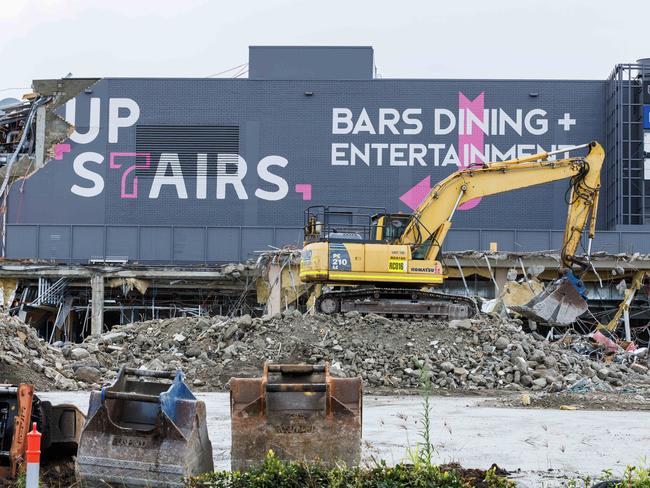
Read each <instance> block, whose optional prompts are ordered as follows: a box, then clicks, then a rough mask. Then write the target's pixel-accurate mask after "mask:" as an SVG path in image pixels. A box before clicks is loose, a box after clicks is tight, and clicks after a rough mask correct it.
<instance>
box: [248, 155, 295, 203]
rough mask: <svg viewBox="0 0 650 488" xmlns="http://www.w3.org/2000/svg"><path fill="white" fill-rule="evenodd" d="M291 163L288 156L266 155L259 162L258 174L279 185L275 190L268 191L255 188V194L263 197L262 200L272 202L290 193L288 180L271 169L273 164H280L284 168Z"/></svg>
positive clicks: (265, 179)
mask: <svg viewBox="0 0 650 488" xmlns="http://www.w3.org/2000/svg"><path fill="white" fill-rule="evenodd" d="M287 164H289V161H287V159H286V158H283V157H282V156H266V157H265V158H262V159H261V160H260V162H259V163H258V164H257V174H258V175H259V177H260V178H261V179H263V180H264V181H266V182H268V183H271V184H272V185H275V186H277V187H278V189H277V190H275V191H267V190H262V189H261V188H258V189H257V190H255V196H256V197H257V198H261V199H262V200H268V201H270V202H275V201H277V200H282V199H283V198H284V197H286V196H287V194H288V193H289V185H288V184H287V181H286V180H285V179H284V178H282V177H281V176H278V175H275V174H273V173H271V172H270V171H269V168H270V167H271V166H279V167H281V168H284V167H286V166H287Z"/></svg>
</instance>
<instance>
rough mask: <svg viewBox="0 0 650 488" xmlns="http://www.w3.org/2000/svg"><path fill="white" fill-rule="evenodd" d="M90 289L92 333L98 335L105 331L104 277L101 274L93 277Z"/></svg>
mask: <svg viewBox="0 0 650 488" xmlns="http://www.w3.org/2000/svg"><path fill="white" fill-rule="evenodd" d="M90 288H91V292H92V310H91V315H90V316H91V321H90V333H91V334H93V335H96V334H101V333H102V331H103V330H104V277H103V276H102V275H101V274H94V275H92V277H91V278H90Z"/></svg>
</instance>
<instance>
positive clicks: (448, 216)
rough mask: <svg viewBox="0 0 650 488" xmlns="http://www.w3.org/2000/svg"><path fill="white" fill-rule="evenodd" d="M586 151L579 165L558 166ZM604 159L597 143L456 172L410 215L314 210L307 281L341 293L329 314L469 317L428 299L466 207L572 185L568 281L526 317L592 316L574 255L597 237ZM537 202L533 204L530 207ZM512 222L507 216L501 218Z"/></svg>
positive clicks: (462, 309)
mask: <svg viewBox="0 0 650 488" xmlns="http://www.w3.org/2000/svg"><path fill="white" fill-rule="evenodd" d="M580 149H588V154H587V155H586V156H582V157H571V158H565V159H553V157H554V156H555V155H557V154H561V153H569V152H575V151H577V150H580ZM603 159H604V151H603V148H602V147H601V146H600V144H598V143H597V142H591V143H589V144H584V145H582V146H577V147H574V148H570V149H563V150H559V151H554V152H548V153H547V152H545V153H540V154H536V155H534V156H529V157H526V158H520V159H515V160H510V161H503V162H494V163H486V164H483V165H478V166H472V167H470V168H467V169H463V170H460V171H456V172H455V173H452V174H451V175H450V176H448V177H447V178H445V179H444V180H442V181H441V182H439V183H438V184H436V185H435V186H434V187H433V188H432V190H431V191H430V192H429V194H428V195H427V196H426V198H425V199H424V201H423V202H422V203H421V204H420V206H419V207H418V208H417V209H416V210H415V212H414V213H413V215H406V214H389V213H387V212H386V211H385V210H384V209H379V208H368V207H343V206H329V207H310V208H308V209H307V210H306V213H305V245H304V248H303V253H302V260H301V266H300V278H301V280H303V281H305V282H312V283H319V284H322V285H327V286H330V287H335V286H336V287H341V289H338V290H330V291H327V292H325V293H323V294H322V295H321V296H320V297H319V299H318V300H317V308H318V311H320V312H323V313H335V312H339V311H342V312H345V311H351V310H357V311H359V312H362V313H367V312H375V313H385V314H386V313H387V314H391V313H397V314H412V315H430V316H440V317H445V318H449V319H454V318H466V317H470V316H471V315H472V314H473V313H474V311H475V306H474V304H473V302H472V301H471V300H470V299H468V298H466V297H459V296H450V295H446V294H441V293H434V292H431V291H427V290H426V288H428V287H431V286H435V285H439V284H441V283H442V282H443V280H444V278H445V277H444V274H443V269H442V266H441V264H440V262H438V261H437V260H436V259H437V257H438V254H439V253H440V250H441V248H442V245H443V242H444V240H445V238H446V236H447V232H448V231H449V229H450V228H451V225H452V220H453V216H454V214H455V212H456V210H457V209H458V207H459V206H460V205H462V204H463V203H465V202H468V201H471V200H474V199H476V198H479V197H484V196H488V195H494V194H498V193H503V192H507V191H511V190H516V189H521V188H527V187H529V186H534V185H540V184H544V183H550V182H553V181H558V180H562V179H570V194H569V195H568V200H569V209H568V216H567V223H566V227H565V233H564V241H563V246H562V250H561V255H562V269H561V271H562V278H561V280H560V281H559V282H557V283H555V284H554V286H553V287H552V289H549V290H546V291H545V293H544V296H543V297H541V298H540V297H538V298H540V299H538V300H534V303H532V302H531V303H530V304H527V305H526V306H523V307H520V309H521V312H522V313H524V314H526V315H528V316H530V317H533V318H535V319H536V320H545V321H549V322H552V323H556V324H562V323H570V322H572V321H573V320H575V318H576V317H577V316H578V315H580V314H582V313H584V312H585V311H586V302H585V300H584V299H585V298H586V294H585V292H584V286H583V285H582V283H581V282H580V280H579V278H577V277H576V276H575V275H574V270H575V268H576V265H577V266H578V267H579V266H580V265H582V264H583V263H582V262H581V260H580V259H578V258H577V257H576V255H575V252H576V249H577V247H578V245H579V243H580V240H581V238H582V233H583V231H584V229H585V228H586V226H587V224H588V223H590V226H589V244H588V249H589V250H588V253H587V254H589V253H590V250H591V241H592V239H593V237H594V232H595V225H596V212H597V207H598V192H599V190H600V170H601V167H602V164H603ZM536 204H538V202H531V206H533V205H536ZM505 218H507V215H504V219H505Z"/></svg>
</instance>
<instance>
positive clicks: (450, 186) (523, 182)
mask: <svg viewBox="0 0 650 488" xmlns="http://www.w3.org/2000/svg"><path fill="white" fill-rule="evenodd" d="M584 148H588V149H589V152H588V154H587V155H586V156H584V157H571V158H565V159H557V160H552V159H550V158H551V156H554V155H556V154H562V153H570V152H574V151H577V150H579V149H584ZM604 157H605V154H604V150H603V148H602V146H601V145H600V144H598V143H597V142H591V143H589V144H584V145H581V146H576V147H573V148H569V149H561V150H558V151H552V152H543V153H539V154H535V155H533V156H528V157H525V158H519V159H514V160H510V161H503V162H495V163H486V164H483V165H480V166H473V167H470V168H467V169H463V170H460V171H457V172H455V173H453V174H451V175H449V176H448V177H447V178H445V179H444V180H442V181H441V182H440V183H438V184H437V185H436V186H435V187H434V188H432V190H431V191H430V192H429V194H428V195H427V197H426V198H425V199H424V201H423V202H422V203H421V204H420V206H419V207H418V208H417V209H416V210H415V212H414V214H413V217H412V218H411V220H410V221H409V223H408V224H407V226H406V229H405V230H404V233H403V234H402V236H401V238H400V241H399V243H400V244H408V245H410V246H411V248H412V250H413V251H417V250H418V249H419V248H421V247H423V246H425V247H426V246H427V245H428V249H427V251H426V253H425V254H424V255H425V258H426V259H435V258H436V257H437V256H438V254H439V253H440V249H441V247H442V244H443V242H444V240H445V237H446V236H447V232H448V231H449V229H450V227H451V225H452V220H453V217H454V213H455V212H456V210H457V209H458V207H460V206H461V205H463V204H464V203H466V202H469V201H472V200H474V199H476V198H480V197H484V196H488V195H495V194H498V193H504V192H508V191H512V190H516V189H520V188H527V187H530V186H534V185H541V184H543V183H550V182H552V181H558V180H563V179H570V182H571V187H570V193H569V196H568V200H569V202H568V203H569V209H568V216H567V222H566V227H565V230H564V240H563V244H562V252H561V257H562V266H563V267H564V268H568V269H571V268H572V267H573V264H574V262H575V252H576V250H577V248H578V245H579V244H580V239H581V237H582V233H583V231H584V229H585V226H586V224H587V221H588V220H589V219H591V222H590V226H589V246H588V253H590V252H591V241H592V239H593V237H594V232H595V226H596V212H597V210H598V193H599V190H600V170H601V167H602V165H603V160H604ZM544 204H548V202H535V201H531V202H530V205H531V206H537V205H544ZM504 218H507V215H504Z"/></svg>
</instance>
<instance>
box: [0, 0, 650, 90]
mask: <svg viewBox="0 0 650 488" xmlns="http://www.w3.org/2000/svg"><path fill="white" fill-rule="evenodd" d="M648 23H650V0H452V1H441V0H428V1H425V0H421V1H412V0H401V1H400V0H320V1H317V2H314V1H309V0H303V1H298V0H255V1H253V0H251V1H246V0H224V1H217V0H212V1H210V0H105V1H94V0H0V53H2V57H3V60H2V68H0V90H3V91H0V99H2V98H5V97H8V96H19V95H20V94H22V93H23V92H24V91H26V90H24V89H19V90H17V91H16V90H6V88H14V87H29V86H30V84H31V80H32V79H39V78H59V77H62V76H65V75H66V74H68V73H72V75H73V76H74V77H103V76H151V77H156V76H192V77H193V76H197V77H200V76H208V75H211V74H214V73H217V72H220V71H223V70H225V69H228V68H231V67H233V66H236V65H239V64H242V63H246V62H247V61H248V46H249V45H372V46H373V47H374V48H375V64H376V65H377V67H378V70H379V72H380V74H381V75H382V76H383V77H384V78H568V79H576V78H586V79H604V78H606V77H607V76H608V75H609V73H610V71H611V69H612V67H613V65H614V64H615V63H619V62H633V61H635V60H636V59H638V58H641V57H650V42H648V40H647V39H648V35H647V31H648V27H647V24H648ZM226 76H227V75H226Z"/></svg>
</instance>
